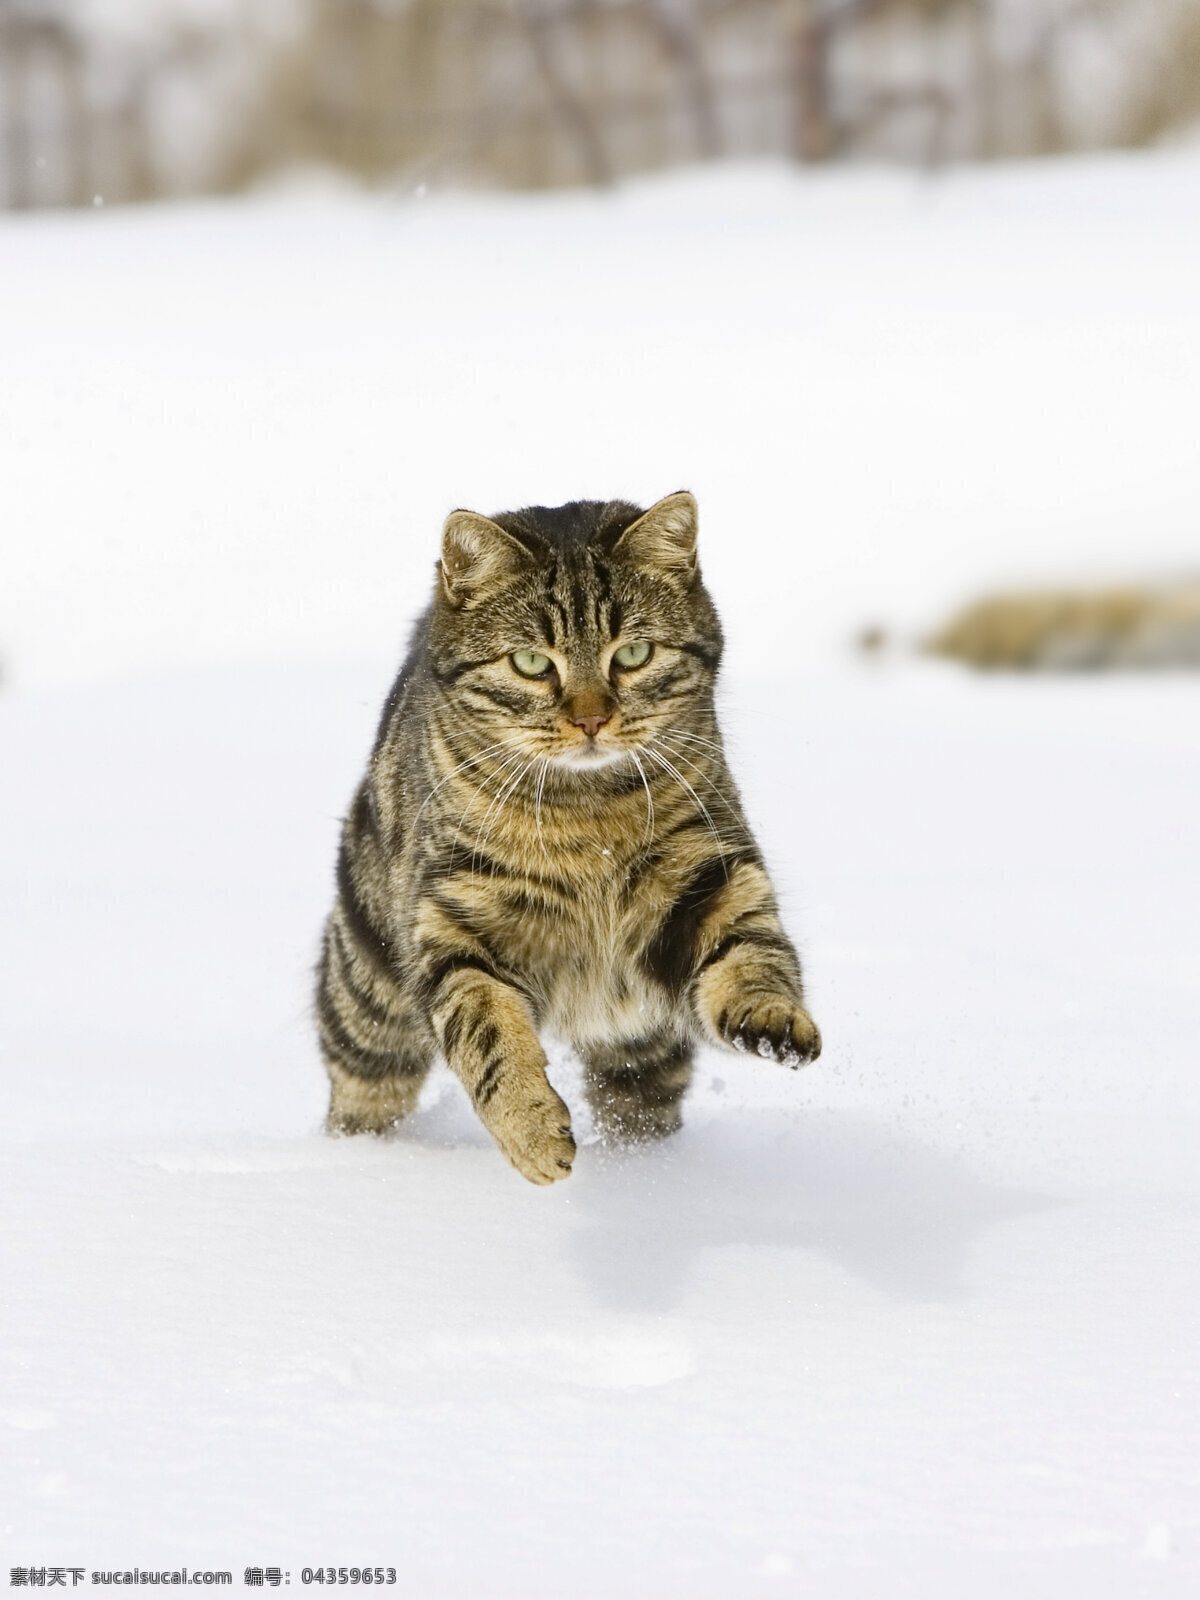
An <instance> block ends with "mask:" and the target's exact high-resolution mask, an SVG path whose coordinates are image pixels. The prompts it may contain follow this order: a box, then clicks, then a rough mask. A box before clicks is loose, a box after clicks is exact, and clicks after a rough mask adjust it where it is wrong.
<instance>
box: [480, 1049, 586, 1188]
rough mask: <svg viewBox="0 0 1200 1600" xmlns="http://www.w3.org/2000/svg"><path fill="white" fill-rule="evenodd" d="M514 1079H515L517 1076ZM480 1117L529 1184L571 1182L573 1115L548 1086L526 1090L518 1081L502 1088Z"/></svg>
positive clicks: (573, 1153) (544, 1080) (543, 1085)
mask: <svg viewBox="0 0 1200 1600" xmlns="http://www.w3.org/2000/svg"><path fill="white" fill-rule="evenodd" d="M514 1076H515V1075H514ZM479 1115H480V1117H481V1118H482V1119H483V1122H484V1125H485V1126H486V1128H487V1130H488V1132H489V1133H490V1134H491V1136H492V1138H493V1139H495V1141H496V1143H497V1144H498V1145H499V1146H500V1148H501V1150H503V1152H504V1154H505V1155H506V1156H507V1157H508V1159H509V1160H510V1161H511V1162H512V1164H513V1166H514V1167H516V1169H517V1171H518V1172H519V1173H520V1174H521V1176H522V1177H524V1178H528V1179H529V1181H530V1183H542V1184H546V1183H557V1182H558V1180H559V1179H560V1178H569V1177H570V1175H571V1167H572V1165H573V1164H574V1161H575V1139H574V1136H573V1135H572V1133H571V1113H570V1112H569V1111H568V1110H567V1108H566V1106H565V1104H564V1103H563V1101H562V1100H561V1099H560V1098H559V1096H558V1095H557V1094H555V1092H554V1090H553V1089H552V1088H551V1087H550V1084H549V1082H548V1081H547V1080H546V1079H545V1078H544V1077H543V1079H542V1082H541V1083H540V1084H538V1086H537V1087H536V1088H535V1089H533V1090H529V1089H525V1088H523V1086H522V1085H521V1083H520V1081H519V1080H517V1081H516V1082H513V1083H511V1084H507V1085H506V1084H502V1085H501V1087H500V1089H499V1090H498V1091H497V1092H496V1093H495V1094H494V1095H493V1096H492V1098H491V1099H490V1101H489V1102H488V1104H487V1105H486V1106H480V1108H479Z"/></svg>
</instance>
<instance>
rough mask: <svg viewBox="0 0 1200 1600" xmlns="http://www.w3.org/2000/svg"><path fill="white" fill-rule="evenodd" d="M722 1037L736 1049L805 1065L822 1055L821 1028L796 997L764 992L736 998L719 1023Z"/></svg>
mask: <svg viewBox="0 0 1200 1600" xmlns="http://www.w3.org/2000/svg"><path fill="white" fill-rule="evenodd" d="M718 1027H719V1031H720V1034H721V1038H722V1039H723V1040H724V1041H725V1043H726V1044H728V1045H732V1047H733V1048H734V1049H735V1050H742V1051H747V1052H749V1053H751V1054H753V1055H759V1056H762V1057H763V1059H764V1060H766V1061H779V1062H782V1064H783V1065H784V1066H785V1067H803V1066H805V1065H806V1064H807V1063H808V1062H809V1061H815V1060H816V1059H817V1057H818V1056H819V1055H820V1054H821V1031H820V1029H819V1028H818V1027H817V1025H816V1023H815V1022H814V1021H813V1019H812V1018H811V1017H810V1016H809V1014H808V1012H807V1011H805V1009H804V1007H803V1006H798V1005H797V1004H796V1002H795V1001H794V1000H789V999H787V998H786V997H785V996H783V995H761V996H756V997H754V998H753V999H748V1000H738V1001H735V1002H734V1003H733V1004H732V1005H731V1006H730V1007H729V1009H728V1010H727V1011H726V1012H725V1013H724V1015H723V1016H722V1017H721V1019H720V1022H719V1024H718Z"/></svg>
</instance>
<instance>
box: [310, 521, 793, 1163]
mask: <svg viewBox="0 0 1200 1600" xmlns="http://www.w3.org/2000/svg"><path fill="white" fill-rule="evenodd" d="M695 545H696V504H695V501H694V500H693V498H692V496H691V495H690V494H686V493H679V494H675V495H670V496H668V498H667V499H665V500H662V501H660V502H659V503H658V504H657V505H655V506H653V507H652V508H651V509H650V510H649V511H647V512H642V511H640V510H639V509H638V508H637V507H636V506H632V505H628V504H626V503H624V502H620V501H614V502H609V503H607V504H601V503H598V502H591V501H580V502H575V503H573V504H571V505H567V506H562V507H559V508H557V509H554V510H550V509H547V508H544V507H535V508H532V509H529V510H526V511H521V512H515V513H506V514H503V515H500V516H497V517H496V518H494V519H489V518H486V517H481V516H477V515H475V514H474V513H471V512H454V513H453V514H452V515H451V516H450V518H449V519H448V520H447V523H446V527H445V530H444V533H443V542H442V559H441V562H440V564H439V568H438V575H437V582H436V589H435V594H434V598H433V601H432V604H431V605H430V607H429V609H428V611H427V612H426V614H425V616H424V617H423V618H422V620H421V622H420V623H419V625H418V627H417V630H416V634H415V636H414V639H413V642H412V647H411V650H410V653H409V657H408V660H407V661H406V663H405V665H404V667H403V670H402V671H401V673H400V676H399V678H398V679H397V681H396V684H395V686H394V687H393V689H392V692H391V694H390V696H389V697H388V701H387V704H386V706H385V708H384V712H383V717H382V720H381V723H380V727H379V733H378V737H377V739H376V743H375V748H374V751H373V753H372V756H371V760H370V764H369V766H368V769H367V773H366V776H365V777H364V778H363V781H362V783H361V785H360V787H359V789H358V792H357V794H356V796H355V799H354V802H353V805H352V806H351V809H350V812H349V815H348V816H347V818H346V821H345V825H344V829H343V834H342V843H341V850H340V854H339V857H338V872H337V881H338V892H337V899H336V903H335V905H334V909H333V912H332V914H331V916H330V918H329V922H328V924H327V927H326V931H325V940H324V947H323V951H322V957H321V963H320V969H319V983H318V991H317V1017H318V1026H319V1032H320V1039H321V1046H322V1051H323V1054H324V1057H325V1062H326V1065H327V1067H328V1070H329V1075H330V1078H331V1080H332V1098H331V1103H330V1110H329V1120H328V1126H329V1128H330V1130H331V1131H334V1132H343V1133H350V1132H360V1131H371V1132H381V1131H383V1130H385V1129H387V1128H388V1127H390V1126H391V1125H392V1124H394V1123H395V1122H396V1121H397V1120H398V1119H400V1118H402V1117H403V1116H405V1115H406V1114H407V1113H408V1112H409V1111H410V1110H411V1109H412V1108H413V1106H414V1104H415V1102H416V1099H417V1095H418V1092H419V1090H420V1086H421V1082H422V1080H423V1078H424V1076H425V1074H426V1072H427V1071H428V1069H429V1066H430V1064H431V1063H432V1061H433V1060H434V1059H435V1058H436V1057H437V1056H438V1055H439V1054H442V1055H444V1056H445V1058H446V1060H447V1061H448V1062H449V1064H450V1066H451V1067H452V1068H453V1070H454V1071H455V1072H456V1073H457V1075H458V1077H459V1078H460V1079H461V1081H462V1083H463V1085H464V1087H465V1088H466V1090H467V1093H468V1094H469V1095H470V1097H471V1100H472V1102H473V1103H474V1106H475V1108H476V1110H477V1112H478V1114H479V1116H480V1118H481V1119H482V1121H483V1122H484V1124H485V1125H486V1126H487V1128H488V1129H489V1130H490V1132H491V1133H492V1135H493V1136H494V1138H495V1139H496V1142H497V1143H498V1144H499V1146H500V1148H501V1149H502V1150H503V1151H504V1153H505V1155H506V1156H507V1157H508V1158H509V1160H510V1161H511V1162H512V1163H513V1165H514V1166H515V1167H517V1169H518V1170H519V1171H520V1172H522V1173H523V1174H524V1175H525V1176H526V1177H527V1178H529V1179H531V1180H532V1181H533V1182H535V1183H549V1182H551V1181H553V1180H554V1179H556V1178H562V1177H565V1176H566V1174H567V1173H569V1172H570V1170H571V1165H572V1162H573V1161H574V1157H575V1143H574V1140H573V1138H572V1136H571V1126H570V1114H569V1112H568V1110H567V1107H566V1106H565V1105H564V1103H563V1101H562V1100H561V1099H560V1098H559V1096H558V1095H557V1094H556V1093H555V1091H554V1089H553V1088H552V1087H551V1086H550V1083H549V1081H548V1079H547V1077H546V1070H545V1069H546V1058H545V1055H544V1053H543V1050H542V1046H541V1044H540V1043H539V1039H538V1034H539V1031H540V1030H551V1031H553V1032H554V1033H556V1034H558V1035H560V1036H562V1037H565V1038H566V1039H568V1040H570V1041H571V1043H572V1044H573V1045H574V1046H575V1048H576V1050H577V1051H578V1052H579V1054H580V1056H581V1057H582V1060H583V1062H584V1064H585V1067H586V1083H587V1092H588V1095H589V1099H590V1101H591V1104H592V1106H593V1109H594V1111H595V1114H596V1117H597V1119H598V1121H599V1123H600V1125H601V1126H602V1127H603V1128H604V1129H606V1130H607V1131H609V1132H612V1133H615V1134H624V1135H627V1136H633V1137H639V1136H641V1137H645V1136H655V1135H660V1134H665V1133H670V1132H671V1131H672V1130H673V1129H675V1128H676V1127H677V1126H678V1125H679V1120H680V1102H681V1100H682V1098H683V1096H684V1093H685V1091H686V1089H687V1086H688V1080H689V1077H690V1073H691V1058H692V1049H693V1045H694V1042H695V1041H696V1040H697V1039H698V1038H701V1037H703V1038H707V1039H708V1040H710V1041H712V1042H714V1043H718V1044H724V1045H729V1046H733V1047H734V1048H739V1049H746V1050H752V1051H757V1053H758V1054H759V1055H761V1056H764V1057H770V1058H773V1059H774V1060H776V1061H781V1062H786V1063H788V1064H790V1065H799V1064H800V1063H802V1062H804V1061H807V1060H810V1059H812V1058H813V1057H815V1056H816V1055H817V1054H818V1052H819V1050H820V1036H819V1034H818V1032H817V1029H816V1026H815V1024H814V1023H813V1021H812V1019H811V1018H810V1017H809V1015H808V1013H807V1012H806V1011H805V1009H804V1003H803V994H802V990H801V982H800V966H799V962H798V960H797V958H796V954H795V952H794V950H793V949H792V946H791V944H790V943H789V941H788V939H787V936H786V935H785V933H784V931H783V929H782V927H781V926H780V922H779V917H778V915H777V912H776V906H775V899H774V895H773V893H772V890H771V885H770V882H769V881H768V878H767V875H766V872H765V871H764V868H763V864H762V861H761V858H760V856H759V852H758V849H757V847H756V845H755V842H754V840H753V838H752V837H751V834H750V831H749V828H748V827H747V824H746V821H745V819H744V817H743V815H742V811H741V807H740V805H739V802H738V798H737V794H736V791H735V789H734V787H733V784H732V782H731V780H730V777H729V774H728V772H727V770H726V767H725V759H724V755H723V753H722V747H721V738H720V734H719V732H718V729H717V723H716V716H715V712H714V708H713V685H714V680H715V677H716V672H717V667H718V663H719V661H720V656H721V632H720V626H719V624H718V621H717V617H716V613H715V611H714V609H713V606H712V602H711V601H710V599H709V597H708V594H707V592H706V591H705V589H704V586H703V584H702V582H701V579H700V573H699V568H698V566H697V563H696V553H695ZM644 642H648V643H649V644H650V645H651V646H652V649H651V651H650V654H649V658H648V659H647V660H645V661H644V662H643V663H641V664H639V665H637V666H635V667H630V668H625V667H622V665H621V663H620V662H618V661H617V660H615V659H614V658H615V655H616V652H617V651H618V650H622V652H623V657H622V658H623V659H630V658H634V659H636V658H638V657H640V656H641V655H642V654H643V653H644ZM514 658H515V659H514ZM518 660H519V661H521V662H522V663H524V665H525V666H526V667H528V666H529V665H530V664H532V665H534V666H536V665H537V664H538V663H539V662H546V663H548V667H547V669H546V670H545V671H543V672H542V674H541V675H540V676H539V677H537V678H532V677H530V676H527V675H523V674H522V672H521V671H519V670H518V668H517V665H516V662H517V661H518Z"/></svg>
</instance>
